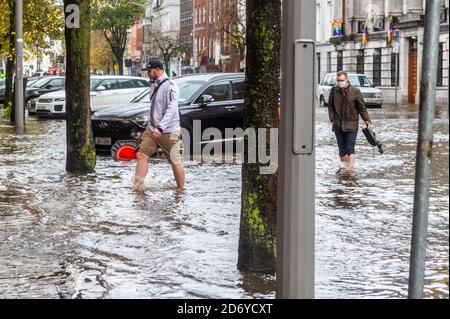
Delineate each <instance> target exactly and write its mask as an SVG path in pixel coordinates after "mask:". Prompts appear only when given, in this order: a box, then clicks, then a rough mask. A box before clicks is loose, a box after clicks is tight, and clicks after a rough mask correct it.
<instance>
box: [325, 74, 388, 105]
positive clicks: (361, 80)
mask: <svg viewBox="0 0 450 319" xmlns="http://www.w3.org/2000/svg"><path fill="white" fill-rule="evenodd" d="M348 80H349V81H350V83H351V84H352V85H353V86H355V87H357V88H358V89H359V90H360V91H361V93H362V95H363V97H364V103H365V104H366V106H367V107H378V108H381V107H382V106H383V95H382V92H381V90H380V89H378V88H376V87H375V86H374V85H373V84H372V82H370V80H369V78H368V77H367V76H366V75H364V74H356V73H348ZM333 86H336V73H329V74H327V75H325V77H324V78H323V81H322V83H321V84H320V86H319V90H318V92H319V101H320V106H321V107H325V106H327V105H328V99H329V97H330V92H331V89H332V88H333Z"/></svg>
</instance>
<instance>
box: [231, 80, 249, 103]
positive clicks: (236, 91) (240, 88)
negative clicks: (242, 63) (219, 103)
mask: <svg viewBox="0 0 450 319" xmlns="http://www.w3.org/2000/svg"><path fill="white" fill-rule="evenodd" d="M246 92H247V85H246V83H245V80H236V81H233V100H244V99H245V94H246Z"/></svg>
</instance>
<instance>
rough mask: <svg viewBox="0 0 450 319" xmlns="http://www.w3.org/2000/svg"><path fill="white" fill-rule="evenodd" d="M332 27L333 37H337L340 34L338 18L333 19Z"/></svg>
mask: <svg viewBox="0 0 450 319" xmlns="http://www.w3.org/2000/svg"><path fill="white" fill-rule="evenodd" d="M331 28H332V29H333V37H337V36H338V32H337V21H336V19H333V21H332V22H331Z"/></svg>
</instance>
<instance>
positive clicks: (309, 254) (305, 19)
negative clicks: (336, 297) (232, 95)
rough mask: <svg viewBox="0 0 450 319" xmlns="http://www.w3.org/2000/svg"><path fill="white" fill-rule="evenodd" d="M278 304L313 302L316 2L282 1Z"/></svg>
mask: <svg viewBox="0 0 450 319" xmlns="http://www.w3.org/2000/svg"><path fill="white" fill-rule="evenodd" d="M282 3H283V9H282V11H283V30H282V34H283V35H282V61H283V65H282V96H281V105H282V107H281V114H282V116H281V124H280V131H281V139H280V140H281V141H282V143H281V145H280V150H281V153H280V177H279V178H280V179H279V194H278V196H279V212H278V217H277V224H278V226H277V238H278V239H277V298H283V299H312V298H314V244H315V243H314V240H315V229H314V227H315V218H314V214H315V145H314V130H315V89H316V83H315V70H314V69H315V63H314V62H315V40H314V39H315V37H316V11H315V10H316V2H315V1H283V2H282Z"/></svg>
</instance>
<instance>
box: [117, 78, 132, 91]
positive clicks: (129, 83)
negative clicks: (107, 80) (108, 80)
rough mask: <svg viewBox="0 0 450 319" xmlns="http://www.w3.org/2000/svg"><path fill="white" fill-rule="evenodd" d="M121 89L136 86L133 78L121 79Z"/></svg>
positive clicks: (119, 82)
mask: <svg viewBox="0 0 450 319" xmlns="http://www.w3.org/2000/svg"><path fill="white" fill-rule="evenodd" d="M118 84H119V89H132V88H134V84H133V80H119V81H118Z"/></svg>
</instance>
